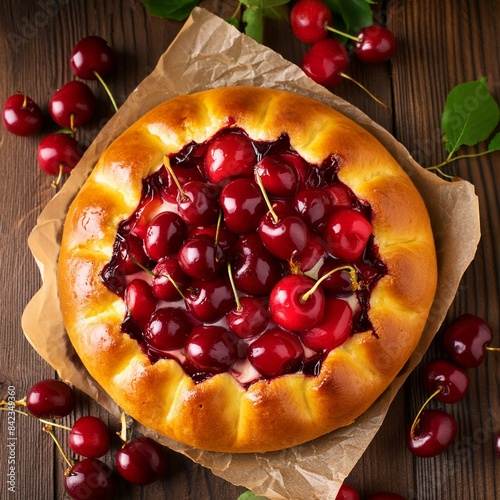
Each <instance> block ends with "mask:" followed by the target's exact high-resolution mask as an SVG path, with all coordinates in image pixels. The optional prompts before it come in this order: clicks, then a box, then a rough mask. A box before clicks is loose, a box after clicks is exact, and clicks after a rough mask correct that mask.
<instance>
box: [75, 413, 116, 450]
mask: <svg viewBox="0 0 500 500" xmlns="http://www.w3.org/2000/svg"><path fill="white" fill-rule="evenodd" d="M110 443H111V440H110V436H109V429H108V426H107V425H106V424H105V423H104V422H103V421H102V420H101V419H100V418H97V417H94V416H92V415H88V416H84V417H80V418H79V419H78V420H76V422H75V423H74V424H73V426H72V427H71V431H70V433H69V436H68V444H69V447H70V448H71V449H72V450H73V451H74V452H75V453H77V454H78V455H82V456H83V457H87V458H99V457H102V456H103V455H105V454H106V453H107V452H108V451H109V447H110Z"/></svg>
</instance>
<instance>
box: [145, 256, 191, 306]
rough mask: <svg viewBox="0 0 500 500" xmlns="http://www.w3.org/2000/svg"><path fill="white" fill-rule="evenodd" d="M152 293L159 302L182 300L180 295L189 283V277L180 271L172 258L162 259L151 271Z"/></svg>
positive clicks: (177, 263) (175, 260)
mask: <svg viewBox="0 0 500 500" xmlns="http://www.w3.org/2000/svg"><path fill="white" fill-rule="evenodd" d="M153 273H154V278H153V282H152V287H153V293H154V294H155V296H156V297H158V298H159V299H161V300H166V301H175V300H180V299H181V298H182V295H181V293H182V292H183V290H185V289H186V287H187V285H188V283H189V277H188V276H187V274H186V273H185V272H184V271H183V270H182V269H181V267H180V265H179V261H178V260H177V259H176V258H174V257H164V258H162V259H160V260H159V261H158V264H156V266H155V268H154V269H153Z"/></svg>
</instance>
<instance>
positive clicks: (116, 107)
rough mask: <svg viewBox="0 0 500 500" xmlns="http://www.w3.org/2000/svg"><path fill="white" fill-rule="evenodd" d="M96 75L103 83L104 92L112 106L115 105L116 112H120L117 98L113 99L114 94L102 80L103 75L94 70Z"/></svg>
mask: <svg viewBox="0 0 500 500" xmlns="http://www.w3.org/2000/svg"><path fill="white" fill-rule="evenodd" d="M94 75H95V77H96V78H97V79H98V80H99V81H100V82H101V85H102V86H103V87H104V90H105V91H106V94H108V97H109V99H110V101H111V104H112V105H113V108H115V111H118V106H117V105H116V101H115V98H114V97H113V94H112V93H111V91H110V90H109V87H108V86H107V85H106V82H105V81H104V80H103V79H102V77H101V75H100V74H99V73H98V72H97V71H96V70H94Z"/></svg>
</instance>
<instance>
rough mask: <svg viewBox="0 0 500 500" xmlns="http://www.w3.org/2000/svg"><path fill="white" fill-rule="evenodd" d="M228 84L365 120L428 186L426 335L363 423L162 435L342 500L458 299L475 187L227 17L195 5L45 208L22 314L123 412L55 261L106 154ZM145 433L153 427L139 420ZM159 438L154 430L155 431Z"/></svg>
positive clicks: (470, 243) (260, 480) (241, 470)
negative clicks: (431, 286)
mask: <svg viewBox="0 0 500 500" xmlns="http://www.w3.org/2000/svg"><path fill="white" fill-rule="evenodd" d="M225 85H254V86H265V87H273V88H280V89H285V90H289V91H295V92H298V93H300V94H305V95H307V96H309V97H313V98H316V99H318V100H320V101H323V102H324V103H326V104H328V105H330V106H331V107H333V108H335V109H337V110H339V111H340V112H342V113H344V114H345V115H347V116H349V117H350V118H352V119H353V120H355V121H357V122H358V123H360V124H361V125H362V126H364V127H365V128H366V129H368V130H369V131H370V132H371V133H372V134H373V135H375V136H376V137H377V138H378V139H379V140H380V141H381V142H382V143H383V144H384V145H385V146H386V147H387V149H388V150H389V151H390V152H391V153H392V155H393V156H394V157H395V158H396V160H397V161H398V162H399V163H400V164H401V165H402V167H403V168H404V169H405V170H406V171H407V172H408V174H409V175H410V177H411V178H412V180H413V182H414V183H415V185H416V186H417V188H418V189H419V191H420V192H421V194H422V196H423V198H424V200H425V202H426V204H427V208H428V210H429V213H430V216H431V220H432V223H433V229H434V234H435V238H436V246H437V252H438V261H439V286H438V291H437V295H436V298H435V301H434V305H433V308H432V310H431V313H430V316H429V320H428V323H427V326H426V329H425V332H424V334H423V337H422V340H421V342H420V344H419V345H418V347H417V349H416V350H415V352H414V353H413V355H412V357H411V359H410V360H409V362H408V363H407V365H406V367H405V369H404V371H403V372H402V373H401V374H400V375H399V376H398V377H397V378H396V380H395V381H394V382H393V384H392V385H391V386H390V387H389V389H388V390H387V391H386V392H385V393H384V394H383V395H382V396H381V397H380V398H379V399H378V400H377V402H376V403H375V404H374V405H373V406H372V407H371V408H370V409H369V410H368V411H367V412H366V413H365V414H364V415H362V416H361V417H360V418H359V419H358V421H357V422H356V423H355V424H353V425H351V426H349V427H346V428H343V429H340V430H337V431H335V432H333V433H331V434H329V435H327V436H324V437H322V438H319V439H317V440H315V441H313V442H310V443H307V444H304V445H301V446H297V447H294V448H291V449H288V450H283V451H279V452H272V453H265V454H240V455H238V454H236V455H231V454H227V453H213V452H205V451H200V450H196V449H193V448H189V447H186V446H183V445H180V444H178V443H176V442H174V441H171V440H169V439H165V438H161V437H158V436H156V438H157V439H158V440H160V441H161V442H163V443H164V444H166V445H167V446H169V447H170V448H172V449H173V450H176V451H178V452H180V453H183V454H184V455H186V456H188V457H190V458H191V459H192V460H194V461H196V462H198V463H200V464H201V465H203V466H206V467H209V468H210V469H211V470H212V471H213V472H214V474H216V475H218V476H220V477H222V478H224V479H226V480H227V481H230V482H231V483H233V484H235V485H242V486H245V487H247V488H248V489H251V490H252V491H253V492H254V493H256V494H259V495H264V496H267V497H269V498H271V499H292V498H293V499H294V500H300V499H306V498H307V499H308V500H313V499H325V498H335V496H336V493H337V491H338V488H340V486H341V484H342V482H343V480H344V478H345V477H346V476H347V475H348V474H349V472H350V471H351V469H352V468H353V467H354V465H355V464H356V462H357V461H358V460H359V458H360V457H361V455H362V454H363V452H364V451H365V449H366V448H367V446H368V445H369V443H370V441H371V440H372V438H373V437H374V436H375V434H376V432H377V430H378V429H379V427H380V425H381V424H382V422H383V420H384V417H385V415H386V413H387V410H388V407H389V405H390V403H391V401H392V400H393V398H394V396H395V395H396V393H397V391H398V390H399V389H400V387H401V385H402V384H403V382H404V381H405V380H406V378H407V376H408V375H409V373H410V372H411V370H412V369H413V368H414V367H415V366H416V365H417V364H418V363H419V361H420V360H421V358H422V356H423V354H424V352H425V351H426V350H427V348H428V346H429V344H430V343H431V341H432V339H433V336H434V334H435V333H436V332H437V330H438V329H439V327H440V325H441V323H442V321H443V319H444V318H445V315H446V312H447V310H448V308H449V306H450V304H451V302H452V300H453V298H454V295H455V293H456V290H457V288H458V285H459V282H460V280H461V277H462V274H463V272H464V271H465V269H466V268H467V267H468V265H469V264H470V262H471V261H472V259H473V257H474V254H475V251H476V247H477V244H478V241H479V238H480V233H479V210H478V203H477V199H476V196H475V194H474V189H473V186H472V185H470V184H469V183H467V182H465V181H459V182H453V183H449V182H445V181H443V180H441V179H439V178H438V177H437V176H436V175H435V174H432V173H429V172H428V171H426V170H424V169H423V168H421V167H420V166H419V165H417V164H416V163H415V162H414V161H413V159H412V158H411V157H410V155H409V153H408V152H407V150H406V149H405V148H404V147H403V146H402V145H401V144H399V143H398V142H397V141H396V140H395V139H394V138H393V137H392V136H391V135H390V134H389V133H388V132H386V131H385V130H384V129H383V128H382V127H380V126H378V125H377V124H376V123H374V122H373V121H372V120H371V119H369V118H368V117H367V116H366V115H364V114H363V113H362V112H361V111H360V110H358V109H357V108H355V107H354V106H352V105H351V104H349V103H347V102H345V101H343V100H342V99H340V98H338V97H336V96H334V95H332V94H331V93H330V92H328V91H327V90H326V89H324V88H322V87H320V86H318V85H316V84H315V83H313V82H312V81H311V80H309V79H308V78H307V77H306V76H305V75H304V74H303V73H302V71H301V70H300V69H299V68H298V67H296V66H295V65H293V64H291V63H290V62H288V61H286V60H285V59H283V58H282V57H281V56H280V55H278V54H276V53H275V52H273V51H271V50H270V49H268V48H266V47H264V46H262V45H258V44H257V43H255V42H254V41H253V40H251V39H249V38H248V37H246V36H245V35H242V34H241V33H239V32H238V31H237V30H236V29H234V28H233V27H231V26H229V25H228V24H227V23H226V22H225V21H223V20H222V19H220V18H219V17H217V16H215V15H213V14H210V13H209V12H207V11H205V10H204V9H201V8H196V9H195V10H194V11H193V12H192V15H191V17H190V18H189V19H188V21H187V22H186V24H185V26H184V28H183V29H182V30H181V32H180V33H179V35H178V36H177V38H176V39H175V40H174V42H173V43H172V44H171V46H170V47H169V48H168V50H167V51H166V52H165V53H164V54H163V56H162V57H161V58H160V60H159V62H158V65H157V67H156V69H155V70H154V71H153V72H152V74H151V75H150V76H148V77H147V78H146V79H145V80H144V81H143V82H142V83H141V84H140V85H139V86H138V87H137V89H136V90H135V91H134V92H133V93H132V94H131V95H130V97H129V98H128V99H127V101H126V102H125V103H124V104H123V106H122V107H121V108H120V110H119V111H118V113H116V115H115V116H114V117H113V118H112V119H111V120H110V121H109V122H108V123H107V125H106V126H105V127H104V128H103V129H102V131H101V132H100V134H99V135H98V136H97V138H96V139H95V141H94V142H93V143H92V145H91V146H90V147H89V149H88V150H87V152H86V153H85V155H84V157H83V158H82V160H81V162H80V163H79V165H78V166H77V167H76V168H75V169H74V171H73V173H72V174H71V176H70V178H69V179H68V181H67V182H66V183H65V185H64V186H63V188H62V189H61V191H60V192H59V193H58V194H57V195H56V196H54V198H53V199H52V200H51V201H50V203H49V204H48V205H47V207H46V208H45V209H44V210H43V212H42V213H41V215H40V217H39V219H38V223H37V226H36V227H35V228H34V230H33V232H32V233H31V235H30V237H29V247H30V249H31V251H32V253H33V255H34V257H35V259H36V261H37V264H38V265H39V268H40V272H41V274H42V279H43V285H42V287H41V289H40V290H39V292H38V293H37V294H36V295H35V296H34V297H33V299H32V300H31V301H30V303H29V304H28V306H27V307H26V310H25V312H24V314H23V318H22V326H23V329H24V332H25V334H26V337H27V338H28V340H29V341H30V342H31V344H32V345H33V347H34V348H35V349H36V350H37V351H38V353H39V354H40V355H41V356H42V357H43V358H44V359H45V360H46V361H47V362H48V363H50V364H51V365H52V366H53V367H54V369H55V370H57V372H58V373H59V375H60V376H61V378H62V379H64V380H67V381H69V382H70V383H72V384H74V385H75V386H76V387H78V388H80V389H81V390H83V391H84V392H86V393H88V394H89V395H90V396H91V397H93V398H94V399H95V400H96V401H98V402H99V403H100V404H101V405H102V406H104V407H105V408H107V409H108V410H109V411H110V412H111V413H112V414H114V415H116V416H119V414H120V409H119V408H118V407H117V406H116V405H115V404H114V403H113V401H111V400H110V398H109V397H108V396H107V395H106V393H105V392H104V391H103V390H102V389H101V388H100V387H99V386H98V385H97V384H96V383H95V382H94V381H93V380H92V379H91V378H90V376H89V375H88V374H87V372H86V370H85V368H84V367H83V366H82V364H81V362H80V361H79V359H78V357H77V356H76V354H75V352H74V350H73V347H72V345H71V344H70V342H69V339H68V337H67V335H66V333H65V330H64V326H63V322H62V317H61V313H60V309H59V302H58V294H57V285H56V265H57V257H58V252H59V241H60V236H61V232H62V226H63V222H64V217H65V213H66V210H67V207H68V205H69V204H70V202H71V200H72V199H73V197H74V196H75V195H76V193H77V192H78V190H79V189H80V187H81V185H82V184H83V182H84V181H85V179H86V177H87V176H88V174H89V172H90V171H91V170H92V168H93V166H94V164H95V163H96V161H97V158H98V157H99V155H100V153H101V152H102V151H103V150H104V149H105V148H106V147H107V146H108V144H110V142H111V141H112V140H113V139H114V138H116V137H117V136H118V135H119V134H120V133H121V132H123V131H124V130H125V129H126V128H127V127H128V126H129V125H131V124H132V123H134V122H135V121H136V120H137V119H138V118H139V117H140V116H142V115H143V114H144V113H146V112H147V111H148V110H150V109H151V108H153V107H154V106H156V105H157V104H159V103H161V102H163V101H165V100H167V99H169V98H171V97H174V96H175V95H178V94H183V93H192V92H195V91H200V90H204V89H207V88H212V87H220V86H225ZM139 430H140V431H141V432H143V433H145V434H149V435H153V434H152V433H151V431H148V429H145V428H142V427H139ZM153 437H154V435H153Z"/></svg>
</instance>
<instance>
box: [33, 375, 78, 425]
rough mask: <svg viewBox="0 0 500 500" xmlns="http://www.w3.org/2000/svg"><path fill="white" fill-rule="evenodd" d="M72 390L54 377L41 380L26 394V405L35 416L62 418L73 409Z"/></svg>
mask: <svg viewBox="0 0 500 500" xmlns="http://www.w3.org/2000/svg"><path fill="white" fill-rule="evenodd" d="M73 404H74V398H73V390H72V389H71V387H70V386H69V385H68V384H66V383H64V382H62V381H61V380H56V379H46V380H41V381H40V382H37V383H36V384H34V385H33V386H32V387H31V388H30V389H29V391H28V394H27V395H26V407H27V408H28V411H29V412H30V413H31V414H32V415H33V416H35V417H37V418H49V419H53V418H62V417H65V416H66V415H69V414H70V413H71V412H72V411H73Z"/></svg>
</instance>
